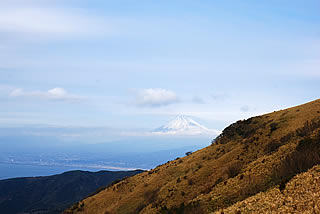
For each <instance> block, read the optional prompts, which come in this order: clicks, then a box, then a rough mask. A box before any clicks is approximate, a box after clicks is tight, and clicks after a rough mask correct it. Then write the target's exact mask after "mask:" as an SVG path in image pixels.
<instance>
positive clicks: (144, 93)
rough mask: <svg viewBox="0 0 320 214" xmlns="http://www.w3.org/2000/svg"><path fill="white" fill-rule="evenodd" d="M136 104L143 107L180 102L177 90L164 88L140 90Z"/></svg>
mask: <svg viewBox="0 0 320 214" xmlns="http://www.w3.org/2000/svg"><path fill="white" fill-rule="evenodd" d="M135 102H136V104H137V105H138V106H141V107H160V106H166V105H170V104H173V103H177V102H179V99H178V97H177V95H176V93H175V92H173V91H170V90H167V89H162V88H148V89H141V90H138V91H137V93H136V101H135Z"/></svg>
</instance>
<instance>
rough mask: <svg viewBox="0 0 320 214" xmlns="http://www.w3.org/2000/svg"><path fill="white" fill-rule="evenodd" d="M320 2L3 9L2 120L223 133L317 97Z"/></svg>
mask: <svg viewBox="0 0 320 214" xmlns="http://www.w3.org/2000/svg"><path fill="white" fill-rule="evenodd" d="M319 9H320V2H319V1H317V0H315V1H295V0H291V1H289V0H288V1H287V0H281V1H278V0H277V1H275V0H274V1H272V0H270V1H249V0H247V1H235V0H234V1H187V0H185V1H172V0H171V1H143V0H142V1H132V0H127V1H125V0H117V1H102V0H101V1H98V0H96V1H82V0H77V1H76V0H74V1H72V0H70V1H62V0H57V1H49V0H44V1H43V0H41V1H40V0H38V1H37V0H25V1H23V0H10V1H9V0H8V1H1V2H0V124H1V126H2V127H9V126H30V125H40V126H41V125H43V126H55V127H56V126H61V127H71V126H72V127H109V128H112V129H116V130H122V129H123V130H150V129H154V128H156V127H159V126H161V125H162V124H164V123H166V122H167V121H168V120H170V119H172V118H173V117H175V116H176V115H187V116H190V117H193V118H194V119H195V120H197V121H199V122H201V123H203V124H204V125H206V126H207V127H209V128H213V129H220V130H221V129H222V128H223V127H224V126H226V125H228V124H229V123H231V122H234V121H236V120H239V119H244V118H247V117H250V116H254V115H258V114H262V113H266V112H270V111H274V110H279V109H282V108H287V107H290V106H293V105H297V104H302V103H304V102H308V101H311V100H314V99H317V98H319V92H320V84H319V82H320V70H319V68H320V13H319Z"/></svg>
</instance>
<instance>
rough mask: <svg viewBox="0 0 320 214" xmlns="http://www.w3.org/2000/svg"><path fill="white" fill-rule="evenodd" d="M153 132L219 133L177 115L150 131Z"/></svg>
mask: <svg viewBox="0 0 320 214" xmlns="http://www.w3.org/2000/svg"><path fill="white" fill-rule="evenodd" d="M152 133H153V134H158V135H213V136H216V135H218V134H220V132H219V131H217V130H213V129H208V128H207V127H205V126H203V125H201V124H199V123H198V122H196V121H194V120H193V119H191V118H188V117H185V116H178V117H176V118H175V119H173V120H171V121H169V122H168V123H167V124H166V125H163V126H161V127H159V128H157V129H155V130H153V131H152Z"/></svg>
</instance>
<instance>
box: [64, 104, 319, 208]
mask: <svg viewBox="0 0 320 214" xmlns="http://www.w3.org/2000/svg"><path fill="white" fill-rule="evenodd" d="M307 121H309V122H308V123H306V122H307ZM311 121H313V122H311ZM318 121H320V100H316V101H314V102H311V103H307V104H304V105H301V106H297V107H294V108H290V109H286V110H282V111H277V112H273V113H270V114H266V115H262V116H258V117H254V118H250V119H248V120H245V121H239V122H237V123H235V124H232V125H230V126H229V127H227V128H226V129H225V130H224V131H223V134H222V135H221V136H220V137H219V139H217V141H216V143H214V144H213V145H211V146H209V147H206V148H204V149H201V150H199V151H196V152H194V153H193V154H192V155H190V156H187V157H184V158H180V159H177V160H174V161H171V162H168V163H166V164H163V165H161V166H158V167H157V168H155V169H153V170H150V171H148V172H144V173H142V174H139V175H136V176H133V177H130V178H127V179H125V180H123V181H121V182H119V183H117V184H115V185H113V186H111V187H109V188H107V189H105V190H104V191H101V192H100V193H99V194H97V195H94V196H92V197H89V198H87V199H84V200H83V201H82V202H81V203H80V204H82V206H81V207H76V206H74V207H73V208H72V209H69V210H68V211H66V213H70V212H79V213H102V214H106V213H138V212H140V213H182V212H183V213H210V212H213V211H216V210H219V209H221V208H227V207H229V206H231V205H233V204H235V203H236V202H239V201H242V200H245V199H246V198H248V197H250V196H252V195H255V194H257V193H258V192H261V191H267V190H268V189H270V188H273V187H276V186H277V185H278V186H280V187H283V186H285V184H286V182H288V180H289V179H291V178H292V177H293V176H294V175H295V174H298V173H300V172H303V171H306V170H307V169H309V168H311V167H312V166H313V165H315V164H318V163H320V160H318V159H319V154H320V149H319V148H317V149H319V151H318V150H317V149H316V150H314V149H310V148H309V147H310V145H311V146H314V141H317V140H319V139H320V138H319V139H318V138H317V139H315V140H309V141H310V142H311V143H310V142H309V141H308V142H307V143H304V144H303V143H301V141H302V140H304V139H309V138H316V137H317V136H318V134H317V133H318V132H319V130H320V129H319V127H320V122H319V123H318ZM310 124H311V125H310ZM300 144H301V145H302V146H299V150H297V149H296V147H297V145H300ZM309 144H310V145H309ZM305 145H307V146H305ZM316 145H318V144H316ZM314 151H315V152H314ZM304 154H308V156H304ZM309 156H310V157H312V158H307V157H309ZM297 162H298V163H299V164H296V163H297ZM300 162H301V164H300Z"/></svg>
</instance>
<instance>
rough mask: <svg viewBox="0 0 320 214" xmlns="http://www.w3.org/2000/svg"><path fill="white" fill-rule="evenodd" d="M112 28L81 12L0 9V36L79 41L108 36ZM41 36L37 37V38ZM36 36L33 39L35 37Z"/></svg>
mask: <svg viewBox="0 0 320 214" xmlns="http://www.w3.org/2000/svg"><path fill="white" fill-rule="evenodd" d="M111 28H112V27H111V26H110V25H109V26H108V25H107V24H106V23H103V21H102V20H101V19H100V18H98V17H96V16H93V15H89V14H87V13H85V12H84V11H82V10H68V11H67V10H64V9H57V8H45V7H35V6H33V7H21V8H15V7H7V8H6V7H4V8H1V9H0V33H1V32H4V33H7V34H11V35H14V36H15V37H16V38H21V37H24V38H25V37H28V38H33V39H36V40H39V39H43V38H44V37H45V38H48V37H49V38H53V37H54V38H66V37H68V36H69V37H70V38H73V39H74V38H78V37H83V36H97V35H104V34H106V33H110V31H111ZM39 35H40V37H39ZM35 37H36V38H35Z"/></svg>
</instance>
